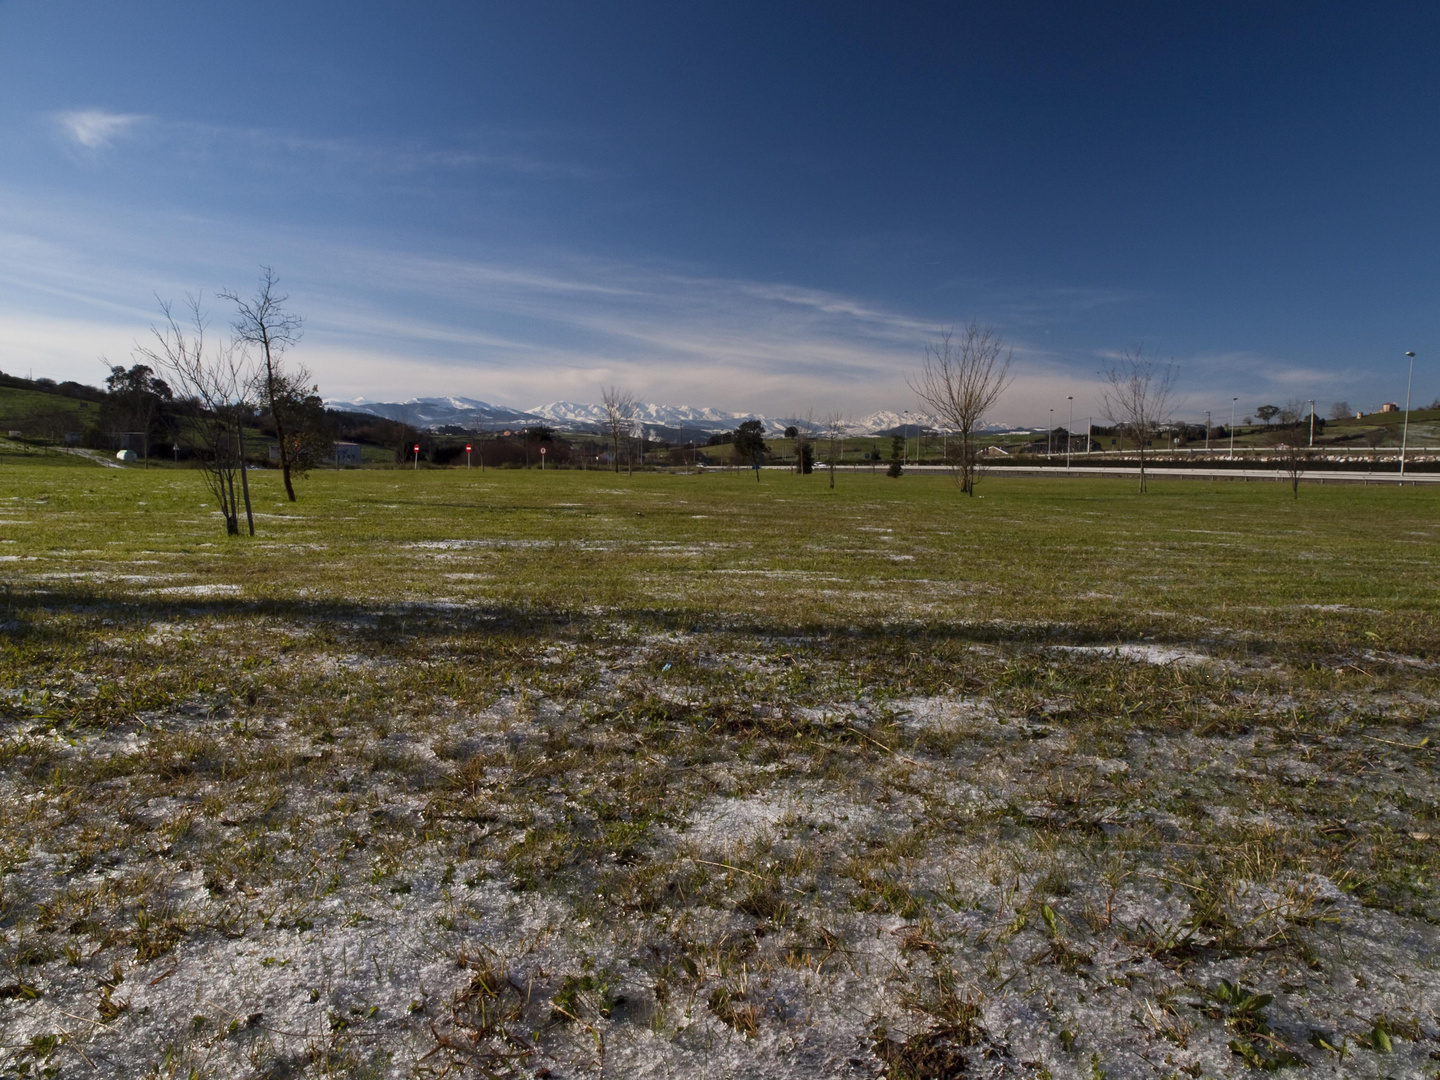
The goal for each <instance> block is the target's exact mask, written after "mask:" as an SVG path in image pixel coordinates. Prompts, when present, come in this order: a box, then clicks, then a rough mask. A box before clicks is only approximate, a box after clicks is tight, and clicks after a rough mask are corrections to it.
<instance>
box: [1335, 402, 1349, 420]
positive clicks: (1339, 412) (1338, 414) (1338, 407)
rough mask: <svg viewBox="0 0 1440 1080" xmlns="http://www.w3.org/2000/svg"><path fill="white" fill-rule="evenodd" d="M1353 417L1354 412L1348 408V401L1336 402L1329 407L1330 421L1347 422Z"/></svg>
mask: <svg viewBox="0 0 1440 1080" xmlns="http://www.w3.org/2000/svg"><path fill="white" fill-rule="evenodd" d="M1354 415H1355V410H1354V409H1352V408H1350V403H1349V402H1348V401H1337V402H1335V403H1333V404H1332V405H1331V406H1330V419H1331V420H1349V419H1350V418H1351V417H1352V416H1354Z"/></svg>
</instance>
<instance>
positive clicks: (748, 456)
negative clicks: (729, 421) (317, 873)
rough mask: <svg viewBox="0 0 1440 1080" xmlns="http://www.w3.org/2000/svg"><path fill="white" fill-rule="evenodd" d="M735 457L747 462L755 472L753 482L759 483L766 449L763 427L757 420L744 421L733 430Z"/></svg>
mask: <svg viewBox="0 0 1440 1080" xmlns="http://www.w3.org/2000/svg"><path fill="white" fill-rule="evenodd" d="M734 445H735V456H736V457H738V458H739V459H740V460H741V461H748V462H750V465H751V467H752V468H754V470H755V482H756V483H759V482H760V464H761V462H763V461H764V460H765V454H766V452H767V451H768V449H769V448H768V447H767V446H766V445H765V425H764V424H762V423H761V422H760V421H759V420H746V421H744V422H743V423H741V425H740V426H739V427H738V428H736V429H735V438H734Z"/></svg>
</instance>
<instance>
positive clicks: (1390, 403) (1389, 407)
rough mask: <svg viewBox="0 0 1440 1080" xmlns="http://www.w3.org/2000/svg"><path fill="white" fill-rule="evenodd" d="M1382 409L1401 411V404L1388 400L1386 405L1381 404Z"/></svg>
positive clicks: (1385, 410)
mask: <svg viewBox="0 0 1440 1080" xmlns="http://www.w3.org/2000/svg"><path fill="white" fill-rule="evenodd" d="M1380 411H1381V412H1399V411H1400V406H1399V405H1396V404H1395V402H1393V401H1387V402H1385V404H1384V405H1381V406H1380Z"/></svg>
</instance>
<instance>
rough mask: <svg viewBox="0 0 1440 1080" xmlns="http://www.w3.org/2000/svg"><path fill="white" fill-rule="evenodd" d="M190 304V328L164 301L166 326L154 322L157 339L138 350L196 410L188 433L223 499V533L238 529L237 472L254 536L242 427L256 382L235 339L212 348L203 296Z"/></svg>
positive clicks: (235, 532) (212, 485)
mask: <svg viewBox="0 0 1440 1080" xmlns="http://www.w3.org/2000/svg"><path fill="white" fill-rule="evenodd" d="M186 306H187V307H188V308H189V311H190V318H189V319H188V320H187V321H188V323H189V326H188V327H186V326H182V325H181V324H180V322H179V321H178V320H177V319H176V318H175V315H174V312H173V310H172V307H171V305H170V303H169V302H168V301H164V300H162V301H161V302H160V311H161V313H162V314H163V315H164V317H165V323H164V325H163V326H152V327H151V328H150V332H151V334H152V335H153V337H154V339H155V340H154V342H153V343H152V344H150V345H140V344H138V343H137V344H136V346H135V353H136V355H137V356H139V357H142V358H143V359H145V360H148V361H149V362H150V364H152V365H154V366H155V367H156V368H159V369H161V370H163V371H164V372H165V373H166V374H167V375H169V376H170V377H171V381H172V382H173V383H174V384H175V386H176V387H177V388H178V389H179V391H180V394H181V396H182V397H184V398H186V399H187V400H188V401H189V403H190V406H191V408H192V410H193V414H192V416H191V418H190V432H191V433H192V434H193V436H194V437H195V438H196V440H197V441H198V443H199V445H200V449H201V466H202V468H203V470H204V474H205V483H206V485H207V486H208V487H209V488H210V491H211V494H213V495H214V496H215V498H216V500H217V501H218V502H219V503H220V513H221V514H222V515H224V517H225V532H226V533H227V534H229V535H230V536H237V535H239V533H240V502H239V500H238V499H237V498H236V494H237V493H236V491H235V477H236V474H237V473H238V474H239V477H240V489H241V491H240V494H242V495H243V497H244V501H245V517H246V522H247V524H248V526H249V531H250V535H251V536H254V535H255V518H254V515H253V514H252V513H251V511H250V481H249V478H248V477H247V476H246V473H245V434H244V428H243V424H244V420H245V416H246V414H247V413H248V411H249V402H248V401H247V400H246V391H247V390H248V389H249V387H250V386H251V385H252V381H253V373H252V371H251V369H250V363H249V358H248V357H247V356H246V355H245V352H244V349H243V347H242V346H241V345H240V343H239V342H236V341H228V342H225V343H223V344H221V345H218V346H208V345H207V344H206V341H205V315H204V313H203V312H202V310H201V308H200V299H199V297H196V296H187V297H186Z"/></svg>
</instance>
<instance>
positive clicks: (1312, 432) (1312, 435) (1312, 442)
mask: <svg viewBox="0 0 1440 1080" xmlns="http://www.w3.org/2000/svg"><path fill="white" fill-rule="evenodd" d="M1310 445H1311V446H1314V445H1315V399H1314V398H1313V397H1312V398H1311V399H1310Z"/></svg>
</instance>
